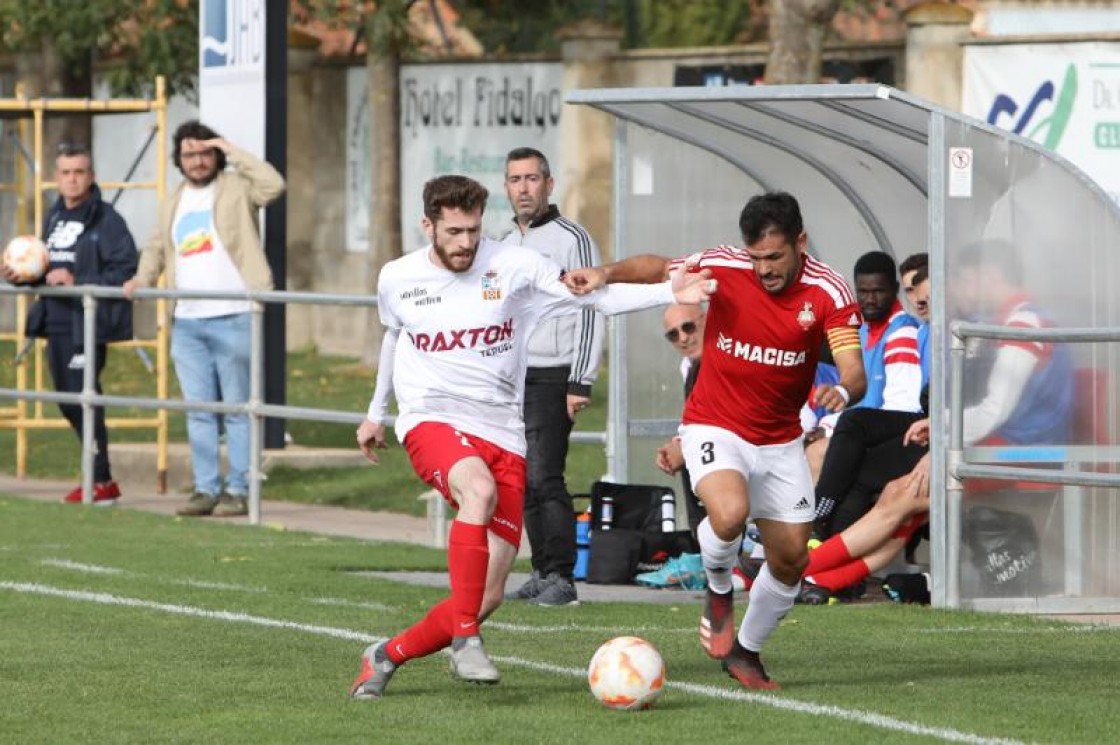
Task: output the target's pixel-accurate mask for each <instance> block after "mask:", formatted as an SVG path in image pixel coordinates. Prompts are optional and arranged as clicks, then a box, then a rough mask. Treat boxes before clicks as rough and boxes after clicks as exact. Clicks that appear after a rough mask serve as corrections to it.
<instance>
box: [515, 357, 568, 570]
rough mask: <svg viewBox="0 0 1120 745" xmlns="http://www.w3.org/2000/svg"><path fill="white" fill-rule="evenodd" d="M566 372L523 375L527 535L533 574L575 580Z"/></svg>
mask: <svg viewBox="0 0 1120 745" xmlns="http://www.w3.org/2000/svg"><path fill="white" fill-rule="evenodd" d="M570 371H571V370H570V368H568V367H531V368H529V370H528V373H527V375H526V376H525V440H526V443H527V445H528V450H527V453H526V459H525V467H526V468H525V470H526V484H525V532H526V534H527V535H528V537H529V548H530V550H531V552H532V563H533V569H535V570H536V571H538V572H540V573H541V576H545V575H547V574H550V573H552V572H556V573H557V574H559V575H561V576H562V577H566V578H568V579H571V578H572V571H573V569H574V568H575V564H576V515H575V510H574V509H573V508H572V495H571V494H569V493H568V486H567V484H566V483H565V482H564V467H565V464H566V462H567V460H568V437H569V436H570V435H571V433H572V420H571V419H570V418H569V417H568V375H569V374H570Z"/></svg>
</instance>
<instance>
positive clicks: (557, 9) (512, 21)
mask: <svg viewBox="0 0 1120 745" xmlns="http://www.w3.org/2000/svg"><path fill="white" fill-rule="evenodd" d="M625 1H626V2H629V0H625ZM623 4H624V2H623V0H535V2H533V3H532V11H531V12H530V11H529V10H528V9H527V7H526V3H525V2H524V1H523V0H456V2H455V7H456V8H457V9H458V10H459V12H460V13H461V14H462V23H463V25H464V26H466V27H467V28H469V29H470V30H471V32H472V33H473V34H474V35H475V36H476V37H478V40H479V41H480V42H482V46H483V47H484V48H485V49H486V51H487V53H489V54H495V55H503V54H525V53H534V52H555V51H557V50H558V49H559V48H560V44H559V42H558V41H557V40H556V38H555V33H556V31H557V29H559V28H561V27H563V26H565V25H567V24H569V23H572V22H574V21H577V20H580V19H582V18H589V17H594V18H598V19H600V20H604V21H607V22H610V23H614V24H616V25H618V24H620V22H621V20H622V12H621V11H622V5H623Z"/></svg>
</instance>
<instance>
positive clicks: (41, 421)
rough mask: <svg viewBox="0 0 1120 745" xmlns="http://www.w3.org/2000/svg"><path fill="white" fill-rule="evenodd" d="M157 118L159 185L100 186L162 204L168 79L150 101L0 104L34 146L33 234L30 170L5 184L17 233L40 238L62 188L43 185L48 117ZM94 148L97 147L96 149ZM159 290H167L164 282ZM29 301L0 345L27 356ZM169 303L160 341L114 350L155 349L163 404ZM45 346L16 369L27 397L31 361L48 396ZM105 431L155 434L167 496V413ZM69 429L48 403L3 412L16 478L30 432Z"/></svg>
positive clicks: (120, 422)
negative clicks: (46, 199)
mask: <svg viewBox="0 0 1120 745" xmlns="http://www.w3.org/2000/svg"><path fill="white" fill-rule="evenodd" d="M144 112H152V113H154V114H155V119H156V122H155V129H156V138H155V140H156V179H155V181H120V182H112V181H101V182H98V184H99V185H100V186H101V187H102V188H104V189H155V192H156V199H157V201H158V202H160V203H162V202H163V200H164V197H165V196H166V194H165V192H166V186H165V184H166V182H167V94H166V88H165V83H164V79H163V77H162V76H161V77H157V78H156V88H155V95H154V96H153V97H152V98H151V99H106V100H95V99H66V98H36V99H28V98H26V97H25V95H24V88H23V86H22V85H17V86H16V91H15V98H10V99H0V118H3V119H17V120H18V121H19V138H20V141H21V142H27V141H29V140H30V141H31V142H32V143H33V147H32V158H33V162H34V168H33V169H32V175H31V179H32V184H31V186H32V189H31V192H32V195H33V200H34V218H33V219H34V223H33V225H34V226H35V227H34V228H33V229H29V226H28V225H27V197H26V194H27V186H28V183H27V176H26V174H25V171H26V169H25V168H20V167H18V166H17V168H16V178H15V182H14V183H0V192H2V191H10V192H14V193H15V194H16V208H17V210H18V212H17V230H18V232H19V233H20V234H25V233H30V232H36V233H37V232H38V230H39V226H41V225H42V224H43V217H44V214H43V212H44V208H43V195H44V193H45V192H47V191H49V190H52V189H55V188H57V186H58V185H57V183H55V182H53V181H46V180H44V179H43V168H42V164H43V121H44V118H45V116H46V115H47V114H105V113H118V114H119V113H144ZM91 144H92V143H91ZM160 284H161V286H162V284H163V280H162V279H161V281H160ZM29 302H30V301H29V299H28V296H26V295H19V296H18V297H17V299H16V315H17V319H16V329H15V332H14V333H10V334H9V333H3V334H0V339H10V340H14V341H15V344H16V349H19V350H22V349H23V347H24V343H25V337H24V319H25V318H26V317H27V310H28V304H29ZM166 302H167V301H166V300H163V299H159V300H157V301H156V335H155V338H154V339H150V340H139V339H134V340H132V341H128V342H118V343H115V344H113V345H112V346H114V347H125V348H151V349H154V351H155V358H156V365H155V367H156V370H155V371H156V395H157V396H158V397H159V398H160V399H166V398H167V396H168V389H167V381H168V333H169V329H168V328H167V327H166V322H165V320H164V319H165V316H166V307H165V306H166ZM43 349H44V342H43V340H41V339H40V340H38V341H37V343H35V344H34V354H33V355H29V356H25V357H24V358H23V359H22V360H21V361H20V362H19V364H18V365H17V366H16V388H17V389H19V390H21V391H24V390H27V389H28V384H29V382H28V369H27V367H28V364H27V360H28V359H29V358H30V359H32V360H33V361H34V362H33V367H34V370H33V373H32V375H31V377H32V378H33V382H34V390H36V391H42V390H45V389H44V387H43V385H44V375H45V373H44V370H45V367H46V366H45V364H44V361H43ZM105 424H106V426H108V427H113V428H118V429H143V428H153V429H155V431H156V469H157V482H158V484H157V488H158V490H159V492H160V493H161V494H162V493H164V492H165V491H166V490H167V410H166V409H159V410H157V411H156V413H155V416H151V417H129V418H114V419H106V422H105ZM69 426H70V424H69V423H68V422H67V421H66V420H65V419H62V418H61V417H47V416H45V414H44V411H43V402H42V401H36V402H34V404H33V405H32V407H31V413H29V412H28V402H27V401H24V400H23V399H20V400H18V401H17V402H16V403H15V406H10V407H0V429H14V430H15V431H16V477H17V478H23V477H25V476H26V475H27V454H28V449H27V435H28V430H31V429H61V428H66V427H69Z"/></svg>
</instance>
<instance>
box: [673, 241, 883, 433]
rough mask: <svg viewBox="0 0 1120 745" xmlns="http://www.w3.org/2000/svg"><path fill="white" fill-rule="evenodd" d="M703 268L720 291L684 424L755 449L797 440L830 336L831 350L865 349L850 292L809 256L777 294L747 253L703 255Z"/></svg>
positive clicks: (726, 250)
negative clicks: (728, 435) (730, 435)
mask: <svg viewBox="0 0 1120 745" xmlns="http://www.w3.org/2000/svg"><path fill="white" fill-rule="evenodd" d="M681 262H682V260H678V261H676V262H674V264H673V267H672V268H673V269H676V268H677V267H678V266H680V264H681ZM700 269H709V270H711V272H712V277H713V278H715V279H717V280H719V290H718V291H717V292H716V294H715V295H713V296H712V297H711V299H710V300H709V307H708V318H707V321H706V322H705V325H704V354H703V357H702V359H703V361H704V362H703V364H702V365H701V366H700V374H699V376H698V379H697V381H696V387H695V388H693V390H692V394H691V395H690V396H689V397H688V401H687V402H686V403H685V409H684V415H683V417H682V421H683V423H684V424H708V425H712V426H715V427H720V428H722V429H726V430H729V431H731V432H734V433H735V434H737V435H739V436H740V437H742V438H743V439H744V440H746V441H747V442H749V443H751V444H754V445H777V444H781V443H786V442H790V441H792V440H794V439H796V438H797V437H799V436H800V435H801V418H800V410H801V406H802V404H804V403H805V400H806V398H807V397H808V395H809V390H810V389H811V388H812V386H813V376H814V374H815V373H816V369H817V360H818V358H819V357H820V350H821V344H822V343H823V342H824V340H825V338H826V335H827V337H828V338H829V340H830V343H831V345H832V349H833V351H838V350H839V349H846V348H851V349H857V350H858V349H859V337H858V331H859V327H860V324H861V323H862V322H863V319H862V317H861V316H860V312H859V306H858V305H857V304H856V300H855V296H854V295H853V294H852V290H851V288H849V287H848V283H847V282H845V281H844V278H843V277H841V276H840V275H839V274H837V273H836V272H835V271H833V270H832V269H831V268H829V267H828V265H826V264H824V263H823V262H821V261H818V260H816V259H814V258H812V257H811V256H808V255H805V257H804V259H803V261H802V264H801V270H800V271H799V272H798V274H797V276H796V277H795V278H794V280H793V282H791V283H790V285H789V286H788V287H787V288H785V289H784V290H782V292H780V293H779V294H777V295H772V294H770V293H769V292H767V291H766V289H765V288H763V286H762V283H761V282H760V281H759V279H758V275H757V274H755V271H754V265H753V263H752V262H751V259H750V256H749V255H748V254H747V253H746V252H745V251H742V250H739V249H736V248H732V247H730V246H719V247H717V248H714V249H710V250H708V251H704V252H703V253H701V254H700V255H699V263H698V264H697V265H696V267H695V270H697V271H698V270H700Z"/></svg>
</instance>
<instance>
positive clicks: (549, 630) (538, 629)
mask: <svg viewBox="0 0 1120 745" xmlns="http://www.w3.org/2000/svg"><path fill="white" fill-rule="evenodd" d="M486 628H488V629H498V630H499V631H509V632H512V633H514V634H556V633H560V632H564V631H579V632H586V633H595V634H610V635H611V636H625V635H626V634H638V633H643V632H646V631H656V632H657V633H658V634H692V633H694V632H695V631H696V629H694V628H692V627H691V626H690V627H689V628H687V629H667V628H665V627H664V626H626V627H625V628H623V627H620V626H583V625H580V624H574V623H565V624H561V625H559V626H526V625H524V624H519V623H505V622H503V621H487V622H486Z"/></svg>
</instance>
